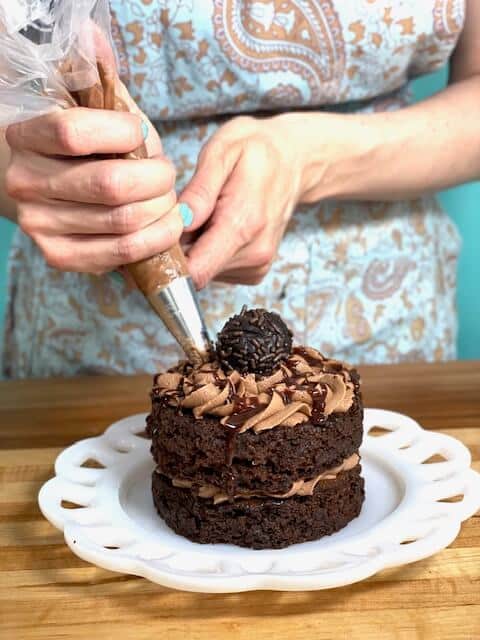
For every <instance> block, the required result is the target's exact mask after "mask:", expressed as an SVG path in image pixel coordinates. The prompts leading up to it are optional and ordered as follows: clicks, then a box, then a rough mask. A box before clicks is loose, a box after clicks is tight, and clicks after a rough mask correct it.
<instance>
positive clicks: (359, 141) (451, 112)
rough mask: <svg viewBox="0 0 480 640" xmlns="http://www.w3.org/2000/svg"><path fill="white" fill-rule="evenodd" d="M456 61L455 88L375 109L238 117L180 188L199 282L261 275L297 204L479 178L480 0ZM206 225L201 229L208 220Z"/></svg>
mask: <svg viewBox="0 0 480 640" xmlns="http://www.w3.org/2000/svg"><path fill="white" fill-rule="evenodd" d="M467 16H468V19H467V21H466V25H465V28H464V31H463V33H462V36H461V38H460V41H459V43H458V46H457V49H456V51H455V55H454V56H453V58H452V61H451V77H450V86H449V87H448V88H447V89H445V90H444V91H441V92H440V93H438V94H437V95H435V96H433V97H431V98H430V99H428V100H425V101H423V102H421V103H419V104H416V105H412V106H410V107H407V108H405V109H401V110H399V111H396V112H386V113H385V112H384V113H374V114H355V115H354V114H352V115H343V114H332V113H310V112H309V113H305V112H302V113H298V112H297V113H285V114H282V115H279V116H276V117H273V118H264V119H255V118H246V117H240V118H235V119H233V120H231V121H230V122H228V123H227V124H225V125H224V126H223V127H221V128H220V129H219V130H218V131H217V132H216V133H215V134H214V135H213V136H212V138H211V139H210V140H209V141H208V142H207V144H206V145H205V147H204V148H203V150H202V153H201V155H200V157H199V161H198V164H197V169H196V172H195V175H194V176H193V178H192V180H191V182H190V184H189V185H187V187H186V189H185V191H184V192H183V194H182V195H181V196H180V199H181V200H183V201H185V202H187V203H188V204H189V205H190V207H191V208H192V210H193V212H194V214H195V217H194V222H193V224H192V225H191V226H190V228H189V230H192V231H193V230H197V229H200V228H202V231H203V233H202V234H201V235H200V236H199V237H198V238H197V239H196V240H195V242H194V243H193V245H192V247H191V249H190V251H189V266H190V270H191V272H192V274H193V277H194V279H195V281H196V283H197V285H199V286H204V285H205V284H206V283H207V282H208V281H209V280H211V279H212V278H217V279H220V280H224V281H227V282H232V283H243V284H256V283H258V282H260V281H261V279H262V278H263V276H264V275H265V274H266V273H267V272H268V269H269V267H270V265H271V263H272V261H273V259H274V257H275V254H276V251H277V247H278V245H279V243H280V241H281V238H282V236H283V234H284V232H285V229H286V226H287V224H288V220H289V218H290V216H291V215H292V213H293V211H294V209H295V206H296V205H297V204H298V203H302V202H305V203H311V202H317V201H321V200H324V199H329V198H332V199H333V198H334V199H337V200H350V199H354V200H399V199H402V200H403V199H410V198H414V197H416V196H419V195H421V194H423V193H426V192H429V191H436V190H439V189H444V188H447V187H450V186H452V185H455V184H459V183H462V182H466V181H469V180H474V179H477V178H479V177H480V117H479V115H480V38H479V37H478V25H480V3H479V2H476V1H475V0H467ZM206 221H208V224H207V225H205V227H203V225H204V224H205V222H206Z"/></svg>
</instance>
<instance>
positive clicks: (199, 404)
mask: <svg viewBox="0 0 480 640" xmlns="http://www.w3.org/2000/svg"><path fill="white" fill-rule="evenodd" d="M356 387H358V377H356V376H352V369H351V367H350V366H349V365H347V364H346V363H343V362H340V361H338V360H331V359H329V358H326V357H325V356H323V355H322V354H321V353H320V352H319V351H317V350H316V349H313V348H311V347H294V349H293V350H292V353H291V355H290V356H289V358H288V359H287V360H286V361H285V362H284V363H282V364H281V365H280V366H279V367H278V368H277V369H276V370H275V371H273V373H271V374H270V375H268V376H261V375H259V374H254V373H240V372H239V371H237V370H232V371H228V372H225V370H224V369H223V368H222V366H221V365H220V363H219V362H218V361H217V360H212V361H211V362H207V363H204V364H202V365H200V366H193V365H191V364H190V363H187V362H181V363H180V364H179V365H177V366H176V367H174V368H172V369H170V370H169V371H167V372H165V373H159V374H157V375H156V376H155V379H154V385H153V390H152V393H153V395H154V396H157V397H160V398H161V399H162V401H163V402H165V403H166V404H168V405H169V406H172V407H178V408H179V409H182V410H190V411H192V413H193V415H194V417H195V418H198V419H200V418H202V417H203V416H217V417H219V418H220V422H221V423H222V424H223V425H225V426H231V427H235V429H236V430H237V431H238V432H239V433H242V432H244V431H247V430H249V429H252V430H253V431H254V432H256V433H259V432H261V431H264V430H266V429H272V428H274V427H277V426H280V425H283V426H294V425H297V424H301V423H303V422H310V423H313V424H321V423H322V422H324V421H325V418H326V417H327V416H329V415H330V414H332V413H340V412H346V411H348V410H349V408H350V407H351V406H352V403H353V398H354V394H355V389H356Z"/></svg>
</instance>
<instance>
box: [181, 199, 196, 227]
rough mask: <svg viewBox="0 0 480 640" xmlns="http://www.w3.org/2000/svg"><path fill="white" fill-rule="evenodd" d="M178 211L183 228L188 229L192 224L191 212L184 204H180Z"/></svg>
mask: <svg viewBox="0 0 480 640" xmlns="http://www.w3.org/2000/svg"><path fill="white" fill-rule="evenodd" d="M179 209H180V215H181V216H182V220H183V226H184V227H189V226H190V225H191V224H192V222H193V211H192V210H191V209H190V207H189V206H188V204H187V203H186V202H181V203H180V207H179Z"/></svg>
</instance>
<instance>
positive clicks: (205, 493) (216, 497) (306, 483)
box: [157, 453, 360, 504]
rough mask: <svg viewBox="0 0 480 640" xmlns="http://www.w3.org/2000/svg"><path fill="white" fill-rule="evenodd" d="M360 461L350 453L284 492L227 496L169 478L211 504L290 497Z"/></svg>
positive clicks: (309, 492)
mask: <svg viewBox="0 0 480 640" xmlns="http://www.w3.org/2000/svg"><path fill="white" fill-rule="evenodd" d="M359 461H360V456H359V455H358V453H352V455H351V456H349V457H348V458H346V459H345V460H343V462H342V463H341V464H339V465H338V466H337V467H334V468H333V469H328V470H327V471H323V472H322V473H319V474H318V475H317V476H315V477H314V478H311V479H309V480H305V479H299V480H296V481H295V482H294V483H293V484H292V486H291V487H290V489H289V490H288V491H287V492H285V493H268V492H266V491H261V490H255V491H248V492H239V493H236V494H235V495H234V496H229V495H228V494H227V493H225V491H223V490H222V489H220V488H219V487H216V486H214V485H213V484H199V485H196V486H195V485H194V482H193V481H192V480H188V479H185V478H171V481H172V484H173V486H174V487H180V488H182V489H192V488H194V490H195V493H196V494H197V495H198V496H199V498H213V504H220V503H221V502H226V501H227V500H230V499H231V498H233V499H234V500H236V499H242V498H243V499H246V498H266V497H268V498H281V499H286V498H291V497H293V496H311V495H313V492H314V490H315V487H316V486H317V484H318V483H319V482H320V480H335V478H336V477H337V475H338V474H339V473H341V472H342V471H348V470H349V469H353V468H354V467H356V466H357V464H358V463H359ZM157 471H158V472H159V473H162V471H161V469H160V468H158V469H157Z"/></svg>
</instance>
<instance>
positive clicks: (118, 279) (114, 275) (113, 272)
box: [109, 271, 125, 283]
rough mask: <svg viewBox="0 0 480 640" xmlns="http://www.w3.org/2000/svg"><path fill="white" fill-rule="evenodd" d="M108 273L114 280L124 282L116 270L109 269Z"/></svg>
mask: <svg viewBox="0 0 480 640" xmlns="http://www.w3.org/2000/svg"><path fill="white" fill-rule="evenodd" d="M109 275H110V276H111V277H112V278H113V279H114V280H115V281H116V282H120V283H122V282H125V281H124V279H123V276H122V275H121V274H120V273H118V271H110V273H109Z"/></svg>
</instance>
